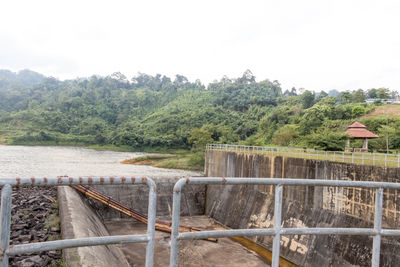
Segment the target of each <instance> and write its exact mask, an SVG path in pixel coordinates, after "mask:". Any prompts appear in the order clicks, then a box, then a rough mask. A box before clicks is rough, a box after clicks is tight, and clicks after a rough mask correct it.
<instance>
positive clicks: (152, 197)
mask: <svg viewBox="0 0 400 267" xmlns="http://www.w3.org/2000/svg"><path fill="white" fill-rule="evenodd" d="M95 184H99V185H112V184H132V185H135V184H136V185H137V184H145V185H147V186H148V187H149V202H148V223H147V234H146V235H119V236H99V237H87V238H75V239H64V240H57V241H46V242H37V243H28V244H22V245H14V246H10V226H11V207H12V205H11V200H12V199H11V193H12V188H11V187H12V186H63V185H95ZM0 186H1V187H2V189H1V207H0V223H1V228H0V266H1V267H7V266H8V257H9V256H14V255H20V254H30V253H37V252H41V251H49V250H59V249H65V248H76V247H84V246H99V245H111V244H124V243H147V246H146V263H145V266H146V267H152V266H153V262H154V233H155V221H156V200H157V189H156V184H155V183H154V181H153V180H152V179H150V178H147V177H143V178H139V179H135V178H134V177H130V178H125V177H84V178H83V177H82V178H81V177H80V178H72V177H58V178H12V179H11V178H10V179H0Z"/></svg>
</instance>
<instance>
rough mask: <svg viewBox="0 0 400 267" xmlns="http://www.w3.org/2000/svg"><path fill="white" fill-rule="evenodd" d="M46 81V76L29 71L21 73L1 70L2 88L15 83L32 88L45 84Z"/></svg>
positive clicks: (0, 83)
mask: <svg viewBox="0 0 400 267" xmlns="http://www.w3.org/2000/svg"><path fill="white" fill-rule="evenodd" d="M44 79H46V76H44V75H42V74H40V73H37V72H35V71H31V70H28V69H25V70H21V71H19V72H12V71H9V70H0V87H5V85H7V86H9V85H10V84H15V83H16V84H20V85H23V86H32V85H35V84H39V83H41V82H43V81H44Z"/></svg>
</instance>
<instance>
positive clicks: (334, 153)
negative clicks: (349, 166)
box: [333, 151, 336, 161]
mask: <svg viewBox="0 0 400 267" xmlns="http://www.w3.org/2000/svg"><path fill="white" fill-rule="evenodd" d="M333 161H336V152H335V151H333Z"/></svg>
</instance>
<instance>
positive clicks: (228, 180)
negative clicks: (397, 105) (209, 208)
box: [175, 177, 400, 190]
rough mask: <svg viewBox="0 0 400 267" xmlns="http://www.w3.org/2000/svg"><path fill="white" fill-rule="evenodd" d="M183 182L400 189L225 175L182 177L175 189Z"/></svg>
mask: <svg viewBox="0 0 400 267" xmlns="http://www.w3.org/2000/svg"><path fill="white" fill-rule="evenodd" d="M184 184H221V185H234V184H236V185H239V184H255V185H256V184H257V185H260V184H261V185H288V186H290V185H292V186H293V185H303V186H333V187H361V188H393V189H400V183H387V182H367V181H343V180H318V179H315V180H314V179H292V178H254V177H251V178H250V177H249V178H225V177H191V178H182V179H180V180H179V181H178V182H177V183H176V185H175V186H176V187H175V189H178V190H179V188H180V187H181V186H182V185H184Z"/></svg>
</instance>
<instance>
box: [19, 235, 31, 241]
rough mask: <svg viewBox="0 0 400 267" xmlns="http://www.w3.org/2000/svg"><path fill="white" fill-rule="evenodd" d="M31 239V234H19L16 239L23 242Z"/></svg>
mask: <svg viewBox="0 0 400 267" xmlns="http://www.w3.org/2000/svg"><path fill="white" fill-rule="evenodd" d="M31 239H32V235H20V236H19V237H18V240H19V241H21V242H23V243H24V242H29V241H31Z"/></svg>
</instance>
